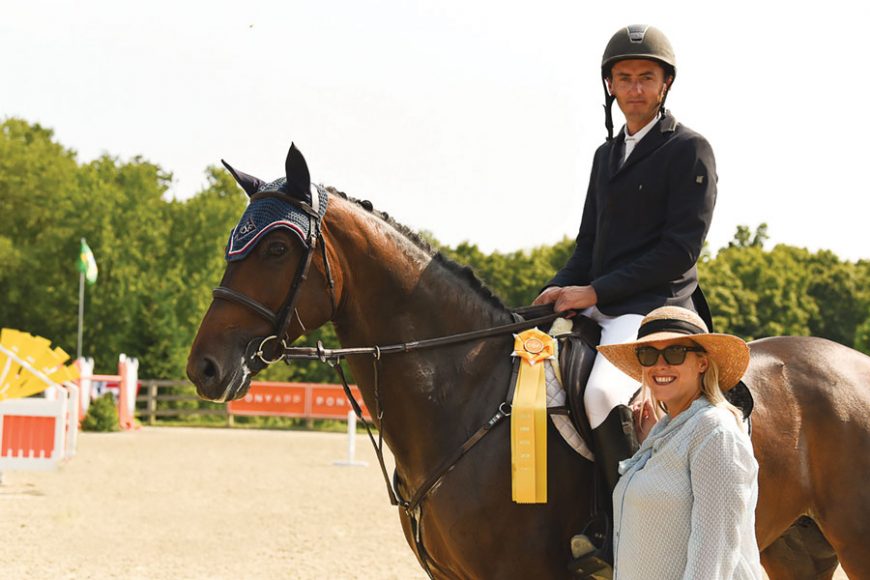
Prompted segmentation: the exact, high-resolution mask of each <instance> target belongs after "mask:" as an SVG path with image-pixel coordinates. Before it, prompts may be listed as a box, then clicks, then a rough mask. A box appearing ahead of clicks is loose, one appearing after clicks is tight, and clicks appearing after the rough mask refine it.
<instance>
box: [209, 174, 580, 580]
mask: <svg viewBox="0 0 870 580" xmlns="http://www.w3.org/2000/svg"><path fill="white" fill-rule="evenodd" d="M311 193H312V196H311V197H312V201H311V204H310V205H309V204H307V203H305V202H304V201H300V200H298V199H294V198H289V197H287V196H281V197H282V199H284V200H285V201H286V202H288V203H290V204H292V205H294V206H296V207H298V208H299V209H301V210H302V211H303V212H305V214H306V215H307V216H308V219H309V226H310V227H309V235H308V237H307V240H306V251H305V255H304V256H302V258H301V259H300V262H299V267H298V269H297V270H296V274H295V276H294V278H293V283H292V284H291V286H290V290H289V292H288V294H287V298H286V299H285V300H284V304H283V305H282V306H281V308H280V310H279V311H278V312H274V311H273V310H271V309H270V308H268V307H267V306H265V305H263V304H262V303H260V302H258V301H257V300H254V299H253V298H251V297H249V296H246V295H245V294H243V293H241V292H239V291H237V290H233V289H232V288H228V287H226V286H218V287H217V288H215V289H214V290H213V291H212V297H213V299H216V300H225V301H229V302H234V303H236V304H239V305H241V306H244V307H246V308H248V309H250V310H251V311H253V312H255V313H256V314H257V315H259V316H260V317H262V318H264V319H266V320H267V321H268V322H269V323H270V324H271V325H272V326H273V328H274V329H275V334H272V335H270V336H266V337H257V338H254V339H252V340H251V341H250V342H249V343H248V345H247V347H246V349H245V359H246V362H247V364H248V365H249V370H250V371H251V372H252V373H255V372H258V371H260V370H262V369H264V368H266V367H267V366H269V365H271V364H273V363H276V362H278V361H280V360H284V361H285V362H287V361H290V360H319V361H321V362H323V363H326V364H328V365H329V366H331V367H332V368H333V369H335V372H336V374H337V375H338V377H339V380H340V381H341V385H342V388H343V389H344V393H345V395H346V396H347V398H348V400H349V401H350V404H351V407H352V408H353V411H354V413H355V414H356V416H357V418H358V419H359V421H360V422H362V424H363V426H365V429H366V432H367V433H368V437H369V440H370V441H371V443H372V446H373V447H374V450H375V454H376V455H377V458H378V463H379V464H380V467H381V473H382V474H383V476H384V482H385V483H386V486H387V493H388V495H389V499H390V504H391V505H393V506H397V507H400V508H402V509H403V510H404V511H405V514H406V515H407V517H408V519H409V521H410V524H411V530H412V532H413V535H414V541H415V544H416V548H417V553H418V556H419V558H420V561H421V562H422V563H423V565H424V569H425V570H426V572H427V573H428V574H429V576H430V577H432V572H431V570H430V568H429V563H428V556H427V554H426V549H425V547H424V545H423V540H422V528H421V523H422V507H421V504H422V502H423V500H424V499H425V498H426V496H427V495H428V494H429V492H430V491H432V489H433V488H434V487H435V486H436V484H437V483H438V482H439V481H441V479H442V478H443V477H444V476H445V475H446V474H447V472H449V471H450V470H451V469H452V468H453V466H454V465H456V463H457V462H458V461H459V460H460V459H461V458H462V457H463V456H464V455H465V454H466V453H467V452H468V451H469V450H470V449H471V448H472V447H474V446H475V445H476V444H477V443H478V442H479V441H480V440H481V439H482V438H483V437H484V436H485V435H486V434H487V433H488V432H489V431H490V430H491V429H492V428H493V427H495V426H496V425H498V424H499V423H500V422H501V421H502V420H503V419H504V418H505V417H508V416H510V400H511V399H512V391H513V385H514V383H515V381H514V380H513V379H512V380H511V382H510V387H509V391H508V393H507V395H506V396H505V398H504V401H502V402H501V403H500V404H499V405H498V407H497V409H496V412H495V413H494V414H493V416H492V417H490V419H489V420H488V421H487V422H486V423H485V424H484V425H482V426H481V427H480V428H479V429H477V431H475V432H474V434H472V435H471V437H469V438H468V439H467V440H466V441H465V443H463V444H462V445H461V446H460V447H459V448H458V449H456V451H454V452H453V453H452V454H451V455H450V456H449V457H447V458H446V459H445V460H444V461H442V462H441V463H440V464H439V465H438V467H437V468H436V469H434V470H433V471H432V473H431V474H430V475H429V476H428V477H427V478H426V479H425V480H424V482H423V484H421V485H420V487H419V488H418V489H417V490H416V491H415V492H413V493H412V494H410V497H409V499H404V498H403V497H402V496H401V494H400V493H399V480H398V471H394V473H393V478H392V479H391V478H390V476H389V474H388V472H387V466H386V463H385V462H384V454H383V433H384V426H383V421H384V412H383V408H382V405H381V402H380V390H379V386H380V385H379V382H380V381H379V373H378V367H379V364H380V360H381V357H382V356H384V355H391V354H401V353H408V352H413V351H418V350H425V349H433V348H439V347H445V346H449V345H454V344H460V343H464V342H470V341H474V340H482V339H485V338H491V337H494V336H499V335H504V334H508V333H513V332H515V331H519V330H525V329H528V328H533V327H535V326H538V325H539V324H546V323H548V322H552V321H553V320H555V319H556V318H559V317H560V316H563V315H564V314H565V313H564V312H553V313H551V314H547V315H545V316H540V317H536V318H530V319H528V320H521V319H520V317H519V316H518V315H516V314H514V315H513V316H514V317H515V320H516V321H515V322H513V323H510V324H503V325H500V326H494V327H491V328H484V329H480V330H472V331H469V332H463V333H458V334H452V335H447V336H440V337H435V338H428V339H423V340H415V341H409V342H403V343H398V344H391V345H386V346H377V345H376V346H362V347H353V348H335V349H332V348H325V347H324V346H323V343H322V342H321V341H319V340H318V341H317V345H316V346H314V347H291V346H289V345H288V344H287V340H286V339H287V333H288V331H289V328H290V324H291V323H292V319H293V315H294V313H296V301H297V299H298V297H299V291H300V288H301V286H302V283H303V282H304V281H305V280H306V279H307V277H308V272H309V270H310V268H311V262H312V258H313V255H314V252H315V248H316V247H317V246H318V245H319V246H320V248H321V254H322V257H323V266H324V273H325V278H326V285H327V287H328V293H329V298H330V301H331V303H332V317H331V318H330V319H332V318H334V317H335V315H336V308H337V304H336V300H335V283H334V280H333V277H332V271H331V269H330V266H329V259H328V257H327V252H326V244H325V243H324V240H323V234H322V231H321V221H322V217H321V216H320V213H319V210H320V204H321V203H325V201H326V200H325V199H323V200H321V196H324V197H325V191H321V190H320V188H319V187H317V186H315V187H313V188H312V190H311ZM269 195H275V193H274V192H264V195H261V194H257V196H252V200H253V199H254V198H255V197H264V196H269ZM318 242H319V244H318ZM297 317H298V313H297ZM300 323H301V321H300ZM273 341H274V342H275V344H274V345H270V343H271V342H273ZM267 351H269V352H267ZM357 355H368V356H372V357H373V363H372V364H373V369H374V396H375V404H376V406H377V408H376V409H375V416H376V417H377V424H378V427H379V428H378V439H377V441H375V437H374V434H373V433H372V427H371V424H370V423H369V422H368V421H366V420H365V418H363V414H362V408H361V406H360V404H359V402H357V400H356V398H355V397H354V396H353V393H352V392H351V390H350V385H349V384H348V382H347V377H346V376H345V374H344V370H343V368H342V366H341V361H342V360H343V359H345V358H347V357H349V356H357ZM288 364H289V363H288ZM516 372H517V367H516V366H515V367H514V374H516Z"/></svg>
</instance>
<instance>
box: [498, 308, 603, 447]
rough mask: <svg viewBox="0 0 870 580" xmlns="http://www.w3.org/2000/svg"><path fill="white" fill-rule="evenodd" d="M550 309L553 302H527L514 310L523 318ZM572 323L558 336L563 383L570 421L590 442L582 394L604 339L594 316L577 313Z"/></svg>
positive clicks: (537, 315)
mask: <svg viewBox="0 0 870 580" xmlns="http://www.w3.org/2000/svg"><path fill="white" fill-rule="evenodd" d="M551 312H553V305H552V304H544V305H541V306H524V307H522V308H518V309H516V310H514V313H516V314H517V315H519V316H520V317H522V318H524V319H530V318H538V317H541V316H546V315H547V314H550V313H551ZM572 323H573V324H572V327H571V330H570V331H569V332H567V333H564V334H558V335H556V336H555V338H556V340H557V341H558V342H559V368H560V369H561V371H562V386H563V387H564V388H565V394H566V399H567V406H568V414H569V416H570V417H571V423H572V424H573V425H574V428H575V429H577V432H578V433H579V434H580V436H581V437H582V438H583V440H584V441H586V442H588V443H589V444H590V445H591V443H592V427H591V426H590V425H589V419H588V418H587V415H586V407H585V406H584V405H583V395H584V394H585V392H586V382H587V381H588V380H589V374H590V373H591V372H592V365H593V364H594V363H595V355H596V354H598V351H596V350H595V347H596V346H598V343H599V342H600V341H601V327H600V326H598V323H596V322H595V321H594V320H592V319H591V318H588V317H586V316H582V315H577V316H575V317H574V318H573V319H572ZM550 326H551V325H546V326H544V327H543V328H541V329H540V330H542V331H544V332H549V331H550Z"/></svg>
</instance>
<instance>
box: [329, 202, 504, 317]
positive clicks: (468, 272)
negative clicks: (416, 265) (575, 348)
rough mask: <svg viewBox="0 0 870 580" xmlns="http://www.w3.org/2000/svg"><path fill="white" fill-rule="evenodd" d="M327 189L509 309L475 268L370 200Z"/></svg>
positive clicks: (487, 297) (484, 296) (490, 301)
mask: <svg viewBox="0 0 870 580" xmlns="http://www.w3.org/2000/svg"><path fill="white" fill-rule="evenodd" d="M326 190H327V191H329V193H330V194H333V195H337V196H339V197H341V198H342V199H345V200H347V201H349V202H351V203H354V204H356V205H358V206H359V207H361V208H363V209H364V210H366V211H367V212H369V213H371V214H373V215H375V216H377V217H378V218H380V219H381V220H383V221H384V222H386V223H387V224H389V225H390V227H392V228H393V229H395V230H396V231H397V232H399V233H400V234H402V237H404V238H405V239H407V240H408V241H409V242H411V243H412V244H414V245H415V246H416V247H418V248H419V249H421V250H422V251H423V252H425V253H426V254H427V255H428V256H430V257H431V258H432V259H433V260H435V261H436V262H437V263H438V264H440V265H441V266H443V267H444V268H445V269H447V270H448V271H449V272H451V273H453V274H455V275H456V276H457V277H458V278H459V279H460V280H461V281H463V282H465V283H466V284H467V285H468V286H469V287H470V288H471V289H472V290H474V291H475V292H477V294H478V295H480V296H481V297H482V298H483V299H484V300H486V301H487V302H488V303H489V304H491V305H492V306H494V307H496V308H498V309H500V310H507V307H506V306H505V305H504V303H503V302H502V301H501V299H500V298H499V297H498V296H496V295H495V293H493V291H492V290H490V289H489V288H488V287H487V286H486V284H484V283H483V281H481V279H480V278H478V277H477V275H476V274H475V273H474V270H472V269H471V268H470V267H469V266H463V265H461V264H458V263H456V262H454V261H453V260H451V259H450V258H448V257H447V256H445V255H444V254H443V253H442V252H441V251H440V250H438V249H437V248H433V247H432V244H430V243H429V242H428V241H426V240H425V239H424V238H423V237H422V236H420V234H418V233H417V232H415V231H414V230H412V229H411V228H409V227H408V226H406V225H404V224H401V223H399V222H397V221H396V220H395V219H393V217H392V216H391V215H389V214H388V213H386V212H383V211H380V210H376V209H375V208H374V206H373V205H372V202H370V201H368V200H360V199H356V198H353V197H350V196H349V195H347V194H346V193H344V192H343V191H339V190H337V189H335V188H334V187H331V186H328V187H326Z"/></svg>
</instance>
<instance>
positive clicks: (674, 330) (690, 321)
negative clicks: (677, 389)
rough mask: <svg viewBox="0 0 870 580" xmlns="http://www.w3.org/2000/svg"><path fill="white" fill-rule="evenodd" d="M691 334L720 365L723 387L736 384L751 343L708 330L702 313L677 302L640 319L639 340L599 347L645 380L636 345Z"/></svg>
mask: <svg viewBox="0 0 870 580" xmlns="http://www.w3.org/2000/svg"><path fill="white" fill-rule="evenodd" d="M681 338H688V339H690V340H692V341H694V342H696V343H697V344H698V345H699V346H701V347H703V349H704V350H705V351H707V352H706V354H707V357H709V358H710V359H711V360H713V361H715V362H716V366H717V367H718V368H719V387H720V388H721V389H722V390H723V391H727V390H728V389H730V388H732V387H733V386H734V385H736V384H737V382H738V381H739V380H740V377H742V376H743V373H745V372H746V367H748V366H749V347H748V346H747V345H746V343H745V342H743V340H742V339H740V338H738V337H736V336H732V335H730V334H715V333H710V332H707V325H706V324H704V321H703V320H702V319H701V317H700V316H698V315H697V314H695V313H694V312H692V311H691V310H686V309H685V308H679V307H677V306H662V307H661V308H656V309H655V310H653V311H652V312H650V313H649V314H647V315H646V316H645V317H644V319H643V321H642V322H641V323H640V328H639V329H638V331H637V340H636V341H634V342H626V343H622V344H608V345H605V346H599V347H598V351H599V352H600V353H601V354H603V355H604V356H605V357H607V360H609V361H610V362H612V363H613V365H614V366H615V367H616V368H618V369H619V370H621V371H622V372H624V373H625V374H627V375H629V376H630V377H632V378H634V379H635V380H637V381H638V382H640V381H641V379H642V375H643V367H642V366H641V365H640V362H638V360H637V355H636V354H635V349H636V348H637V347H639V346H642V345H645V344H648V343H650V342H659V341H676V340H678V339H681Z"/></svg>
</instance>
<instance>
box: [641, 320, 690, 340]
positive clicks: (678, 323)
mask: <svg viewBox="0 0 870 580" xmlns="http://www.w3.org/2000/svg"><path fill="white" fill-rule="evenodd" d="M656 332H676V333H678V334H707V331H706V330H704V329H703V328H701V327H700V326H697V325H695V324H692V323H691V322H686V321H685V320H674V319H659V320H650V321H649V322H647V323H646V324H644V325H643V326H641V327H640V328H639V329H638V331H637V337H638V338H643V337H645V336H649V335H650V334H653V333H656Z"/></svg>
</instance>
